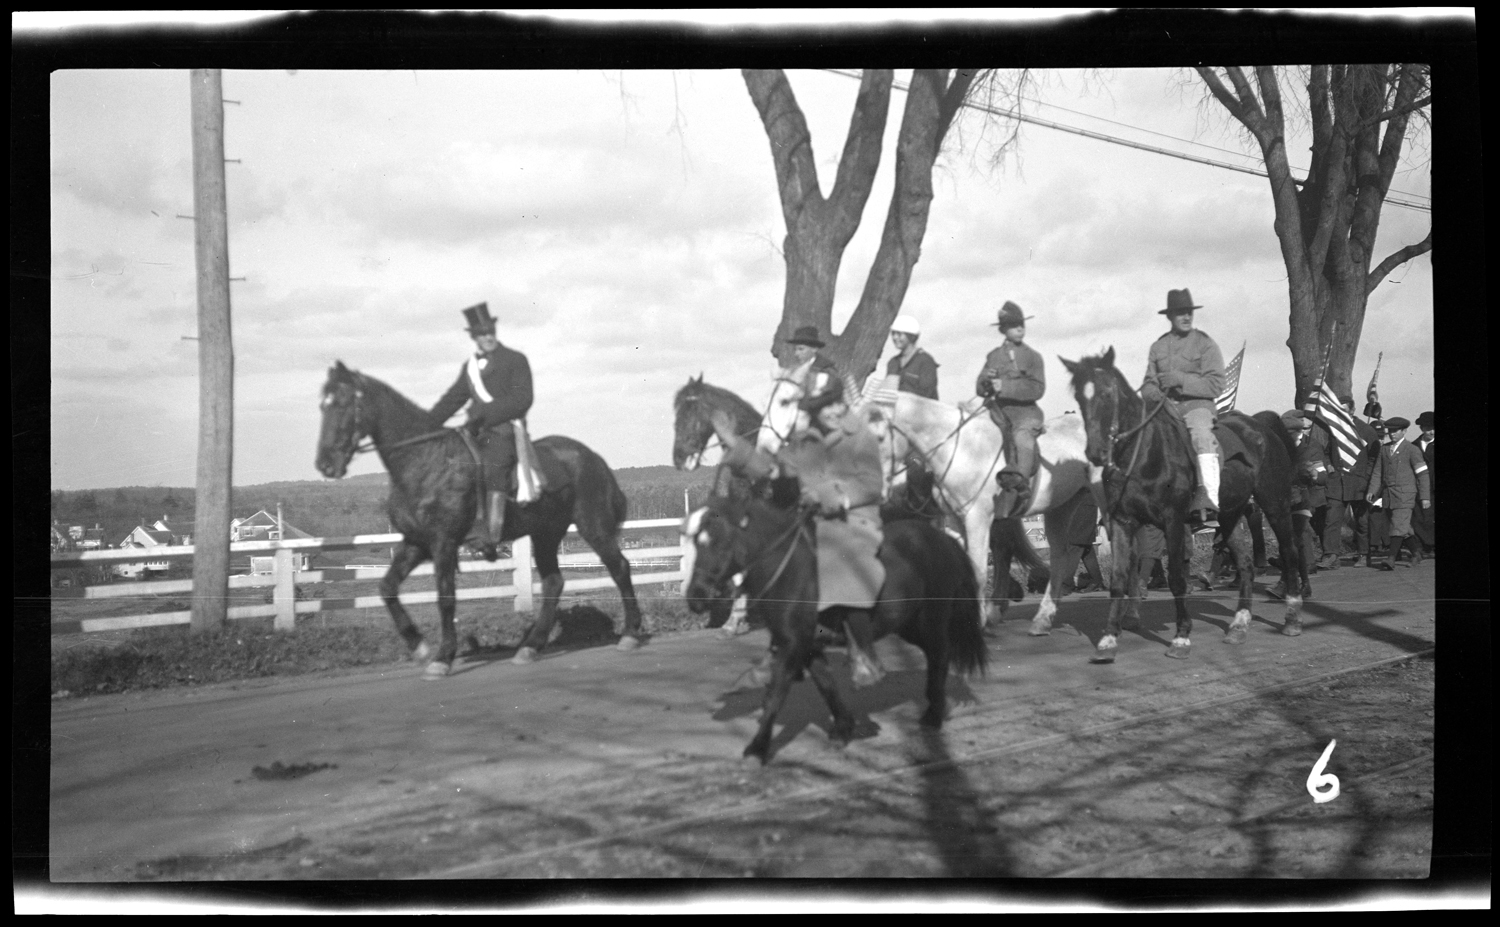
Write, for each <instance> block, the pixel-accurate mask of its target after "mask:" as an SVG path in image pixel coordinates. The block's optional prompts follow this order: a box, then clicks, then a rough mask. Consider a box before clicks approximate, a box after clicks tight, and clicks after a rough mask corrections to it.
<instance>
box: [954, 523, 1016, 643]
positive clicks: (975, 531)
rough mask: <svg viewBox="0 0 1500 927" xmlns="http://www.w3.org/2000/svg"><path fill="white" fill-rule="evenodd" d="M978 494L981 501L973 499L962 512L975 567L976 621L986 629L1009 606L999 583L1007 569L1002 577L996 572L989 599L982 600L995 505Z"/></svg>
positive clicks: (988, 567) (1005, 576) (1007, 574)
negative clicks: (977, 607)
mask: <svg viewBox="0 0 1500 927" xmlns="http://www.w3.org/2000/svg"><path fill="white" fill-rule="evenodd" d="M979 495H980V498H978V499H976V500H974V504H973V505H972V506H970V507H969V510H968V511H967V512H965V513H964V537H965V538H966V539H967V540H968V548H969V562H970V563H971V564H973V566H974V582H975V583H977V584H978V586H979V597H980V598H979V606H980V611H979V620H980V623H981V624H982V625H983V626H988V625H989V624H990V622H992V621H999V620H1001V619H1003V618H1004V617H1005V611H1006V609H1007V608H1008V607H1009V603H1008V602H1006V601H1005V589H1004V588H1002V586H1001V584H1002V583H1004V582H1005V580H1006V578H1007V577H1008V576H1010V571H1009V569H1007V570H1006V573H1005V575H1004V576H1001V575H998V571H997V575H996V576H995V578H994V579H995V582H994V585H993V586H992V587H991V588H990V594H989V598H985V595H984V585H985V583H984V581H985V578H986V577H987V576H988V574H989V569H990V564H989V560H990V543H989V542H990V526H991V518H990V516H991V515H992V514H993V512H994V507H995V503H994V500H993V499H990V498H989V497H988V495H987V494H985V493H980V494H979Z"/></svg>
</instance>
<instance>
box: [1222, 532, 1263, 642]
mask: <svg viewBox="0 0 1500 927" xmlns="http://www.w3.org/2000/svg"><path fill="white" fill-rule="evenodd" d="M1226 526H1229V528H1232V531H1230V534H1229V550H1230V555H1232V556H1233V558H1235V568H1236V570H1239V601H1238V603H1235V619H1233V621H1232V622H1230V625H1229V631H1227V633H1226V634H1224V642H1226V643H1244V642H1245V637H1247V636H1248V631H1250V618H1251V613H1250V606H1251V595H1253V592H1254V591H1256V555H1254V547H1256V544H1254V540H1253V534H1251V529H1250V523H1248V519H1238V520H1235V522H1226V520H1224V514H1223V513H1220V532H1221V534H1223V531H1224V528H1226Z"/></svg>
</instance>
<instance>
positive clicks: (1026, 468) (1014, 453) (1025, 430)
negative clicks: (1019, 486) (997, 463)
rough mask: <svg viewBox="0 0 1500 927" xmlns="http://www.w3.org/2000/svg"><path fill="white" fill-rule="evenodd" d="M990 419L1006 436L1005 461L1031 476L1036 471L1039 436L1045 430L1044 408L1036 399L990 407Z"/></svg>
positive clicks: (1011, 466)
mask: <svg viewBox="0 0 1500 927" xmlns="http://www.w3.org/2000/svg"><path fill="white" fill-rule="evenodd" d="M990 419H991V420H992V421H993V422H994V423H995V425H996V426H998V427H999V429H1000V433H1001V434H1003V435H1005V463H1006V466H1007V467H1010V468H1013V469H1015V470H1019V471H1020V472H1021V474H1022V475H1023V476H1025V477H1026V478H1028V479H1030V478H1031V476H1032V474H1034V473H1036V439H1037V437H1038V436H1039V435H1040V434H1041V433H1042V429H1043V427H1044V425H1043V423H1044V419H1043V416H1042V410H1041V409H1040V408H1038V407H1037V404H1036V403H1034V402H1028V403H1024V404H1020V405H1013V406H1011V405H993V406H990Z"/></svg>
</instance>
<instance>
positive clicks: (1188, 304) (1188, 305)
mask: <svg viewBox="0 0 1500 927" xmlns="http://www.w3.org/2000/svg"><path fill="white" fill-rule="evenodd" d="M1202 308H1203V307H1202V306H1199V305H1197V304H1195V303H1194V302H1193V294H1192V293H1189V292H1188V291H1187V289H1186V288H1183V289H1181V290H1168V291H1167V308H1165V309H1162V310H1160V311H1159V312H1157V313H1156V314H1157V315H1176V314H1177V313H1179V312H1192V311H1193V310H1194V309H1202Z"/></svg>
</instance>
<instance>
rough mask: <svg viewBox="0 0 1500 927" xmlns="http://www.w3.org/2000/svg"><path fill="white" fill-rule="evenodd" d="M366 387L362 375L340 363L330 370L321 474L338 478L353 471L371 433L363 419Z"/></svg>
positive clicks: (325, 393) (319, 464)
mask: <svg viewBox="0 0 1500 927" xmlns="http://www.w3.org/2000/svg"><path fill="white" fill-rule="evenodd" d="M363 393H364V384H363V381H362V378H361V377H360V375H359V374H357V373H355V372H354V371H352V370H350V369H349V368H348V367H345V366H344V362H343V361H336V362H335V363H334V365H333V366H332V367H330V368H329V369H328V382H327V383H324V384H323V394H322V396H323V398H322V402H321V406H322V409H323V425H322V427H321V429H319V431H318V457H317V461H316V466H317V468H318V472H319V473H321V474H323V475H324V476H326V477H329V478H331V479H338V478H339V477H342V476H343V475H344V473H345V472H346V471H347V470H348V469H349V461H350V460H351V459H352V458H353V457H354V453H355V448H357V447H358V446H359V442H360V439H362V438H363V437H364V436H365V435H366V434H367V433H368V425H367V424H366V423H365V422H363V421H362V420H361V418H360V400H361V398H362V396H363Z"/></svg>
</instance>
